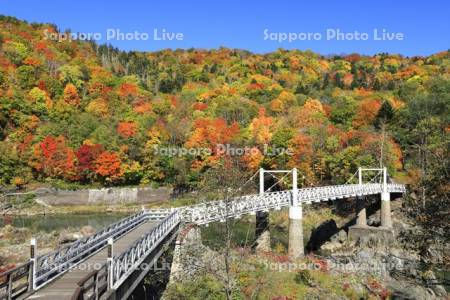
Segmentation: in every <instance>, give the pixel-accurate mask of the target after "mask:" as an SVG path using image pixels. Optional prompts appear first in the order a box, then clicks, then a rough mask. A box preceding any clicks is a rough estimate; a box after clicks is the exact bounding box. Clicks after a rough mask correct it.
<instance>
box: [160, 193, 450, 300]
mask: <svg viewBox="0 0 450 300" xmlns="http://www.w3.org/2000/svg"><path fill="white" fill-rule="evenodd" d="M392 210H393V225H394V229H393V230H385V229H383V228H380V227H377V226H379V222H380V220H379V216H378V214H377V213H374V214H372V215H371V216H370V218H369V220H368V223H369V224H370V225H372V226H374V227H373V228H372V229H367V228H366V229H365V230H366V231H364V232H363V233H364V234H359V235H357V234H356V235H355V234H354V233H352V232H350V234H349V229H348V227H345V226H342V224H344V223H345V220H343V219H339V218H338V219H337V220H338V221H337V223H338V225H336V222H335V221H334V219H329V220H322V223H323V224H325V225H324V226H325V227H328V228H329V229H332V230H336V229H337V232H336V233H334V234H332V235H331V238H329V239H328V241H326V242H325V243H323V244H321V245H320V246H319V247H318V248H317V249H311V250H312V251H311V252H310V253H309V254H308V255H307V256H306V257H305V258H304V259H301V260H295V261H292V260H290V259H289V258H288V257H287V256H286V255H285V254H283V251H280V250H279V249H273V251H272V252H268V253H262V254H261V253H258V254H255V253H254V252H252V251H251V247H232V248H231V249H229V252H227V251H226V249H214V250H213V249H211V248H209V247H207V246H205V245H204V244H202V240H201V231H200V228H196V227H194V228H191V229H190V230H188V232H187V233H185V235H184V237H182V239H181V240H180V242H179V244H178V245H177V246H176V248H175V253H174V261H173V264H172V273H171V276H170V282H169V284H168V287H167V289H166V291H165V293H164V297H163V298H164V299H178V298H179V297H181V296H182V295H184V296H186V295H190V296H192V297H202V296H201V295H216V296H217V298H218V299H222V298H225V297H224V291H227V290H229V292H230V293H231V295H232V296H233V297H236V298H246V297H250V298H255V297H256V298H258V297H262V298H264V299H387V298H390V299H418V300H419V299H423V300H427V299H448V292H447V291H446V289H445V280H444V279H443V278H441V277H439V276H438V272H436V269H437V268H443V269H444V270H448V268H447V267H448V256H447V255H448V253H449V251H448V250H446V249H448V248H446V247H448V244H445V243H443V244H442V245H443V247H442V245H436V244H430V245H429V250H428V251H425V252H423V251H420V250H419V249H414V245H411V244H409V245H406V244H407V243H410V240H409V239H410V238H411V237H410V233H411V231H412V232H417V231H420V230H423V229H421V228H418V227H417V225H416V224H414V222H413V221H412V220H410V219H408V217H407V214H406V213H405V210H404V205H403V203H402V201H401V200H399V201H394V202H392ZM275 219H278V220H284V218H282V217H281V216H278V217H276V218H275ZM272 220H274V218H272ZM315 221H317V220H315ZM332 224H334V226H333V225H332ZM281 226H282V225H281ZM340 228H342V229H341V230H339V229H340ZM315 229H316V230H317V227H316V228H315ZM314 231H315V230H314V229H313V230H312V236H314V235H315V232H314ZM350 231H351V229H350ZM405 236H408V239H406V238H405ZM223 238H224V237H223V236H222V239H223ZM232 244H233V243H232ZM227 260H228V261H227ZM447 284H448V283H447Z"/></svg>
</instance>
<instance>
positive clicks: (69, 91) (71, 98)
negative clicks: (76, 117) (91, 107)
mask: <svg viewBox="0 0 450 300" xmlns="http://www.w3.org/2000/svg"><path fill="white" fill-rule="evenodd" d="M63 99H64V101H65V102H66V103H67V104H70V105H73V106H78V105H80V97H79V96H78V92H77V88H76V87H75V86H74V85H73V84H71V83H68V84H67V85H66V87H65V88H64V96H63Z"/></svg>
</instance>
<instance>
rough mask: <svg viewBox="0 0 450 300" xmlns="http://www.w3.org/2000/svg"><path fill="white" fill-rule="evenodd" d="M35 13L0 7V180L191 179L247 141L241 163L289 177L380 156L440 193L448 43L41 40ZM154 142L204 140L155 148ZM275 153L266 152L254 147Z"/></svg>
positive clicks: (331, 173) (188, 185)
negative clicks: (439, 46)
mask: <svg viewBox="0 0 450 300" xmlns="http://www.w3.org/2000/svg"><path fill="white" fill-rule="evenodd" d="M45 30H47V32H56V31H57V30H58V29H57V28H56V27H55V26H53V25H49V24H35V23H26V22H24V21H20V20H17V19H15V18H13V17H6V16H3V17H1V18H0V185H2V186H7V187H11V186H16V187H19V188H20V187H24V186H27V185H28V184H33V183H34V184H35V183H46V184H55V185H58V184H59V185H62V186H64V185H66V186H70V185H71V184H73V185H74V186H85V185H86V186H87V185H94V186H95V185H96V186H112V185H114V186H116V185H138V184H143V185H155V186H164V185H171V186H174V187H176V188H179V189H184V190H193V189H196V187H197V185H198V183H199V181H200V180H201V178H202V174H204V172H205V171H206V170H208V169H211V168H215V167H217V166H218V165H219V164H222V163H223V162H224V161H226V160H227V155H226V154H224V153H222V152H220V151H217V145H218V144H229V145H233V146H235V147H244V146H245V147H249V148H251V149H252V151H250V152H249V153H246V154H245V155H243V156H241V157H239V160H240V162H241V163H242V164H241V165H242V168H243V171H244V172H248V174H250V175H251V174H252V173H254V172H255V171H256V170H257V169H258V168H259V167H265V168H292V167H297V168H298V169H299V173H300V174H302V176H303V177H302V178H303V181H302V183H301V184H302V185H304V186H305V185H315V184H321V183H323V182H333V183H343V182H345V181H346V180H347V179H348V178H349V177H350V176H351V175H352V174H353V173H354V172H355V171H356V168H357V167H358V166H379V165H386V166H387V167H388V168H389V171H390V173H391V174H395V176H396V177H397V178H398V179H399V180H400V181H403V182H407V183H411V184H412V185H414V186H416V187H417V188H420V187H423V186H426V187H427V188H426V190H425V193H426V194H435V193H439V194H447V193H448V190H449V185H448V170H449V163H448V149H449V147H448V141H449V128H450V127H449V117H450V114H449V105H450V98H449V97H450V96H449V95H450V77H449V74H450V52H448V51H447V50H445V51H442V52H440V53H436V54H434V55H431V56H428V57H420V56H417V57H404V56H401V55H394V54H388V53H380V54H377V55H374V56H362V55H358V54H348V55H329V56H321V55H319V54H316V53H313V52H310V51H298V50H295V51H294V50H292V51H286V50H282V49H280V50H278V51H275V52H272V53H268V54H264V55H262V54H252V53H250V52H247V51H244V50H235V49H227V48H220V49H216V50H201V49H189V50H164V51H158V52H123V51H119V50H118V49H115V48H113V47H110V46H106V45H97V44H95V43H92V42H82V41H63V42H59V41H51V40H46V39H44V38H43V32H44V31H45ZM158 147H160V148H161V147H179V148H187V149H193V148H206V149H211V151H210V153H207V154H201V155H183V156H180V155H178V156H177V155H174V156H170V155H162V154H161V153H158V152H157V151H156V150H155V149H157V148H158ZM267 148H269V149H272V148H273V149H275V148H277V149H278V148H283V149H288V150H289V151H290V152H289V153H290V155H288V154H286V153H284V152H283V153H277V154H267V153H265V152H264V149H267Z"/></svg>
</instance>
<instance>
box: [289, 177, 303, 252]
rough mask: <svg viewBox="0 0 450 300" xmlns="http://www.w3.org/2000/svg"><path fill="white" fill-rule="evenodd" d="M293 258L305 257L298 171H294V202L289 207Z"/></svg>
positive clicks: (290, 248)
mask: <svg viewBox="0 0 450 300" xmlns="http://www.w3.org/2000/svg"><path fill="white" fill-rule="evenodd" d="M288 253H289V256H290V257H291V258H299V257H302V256H303V255H304V246H303V211H302V205H301V202H299V200H298V186H297V169H296V168H294V169H293V170H292V202H291V205H290V206H289V248H288Z"/></svg>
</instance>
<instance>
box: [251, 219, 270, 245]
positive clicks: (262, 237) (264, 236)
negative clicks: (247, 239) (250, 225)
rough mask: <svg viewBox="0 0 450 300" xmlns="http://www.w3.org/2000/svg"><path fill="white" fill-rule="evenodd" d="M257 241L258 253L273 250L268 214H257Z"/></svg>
mask: <svg viewBox="0 0 450 300" xmlns="http://www.w3.org/2000/svg"><path fill="white" fill-rule="evenodd" d="M255 240H256V245H255V250H256V253H264V252H270V250H271V249H270V230H269V213H268V212H265V211H258V212H256V226H255Z"/></svg>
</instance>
